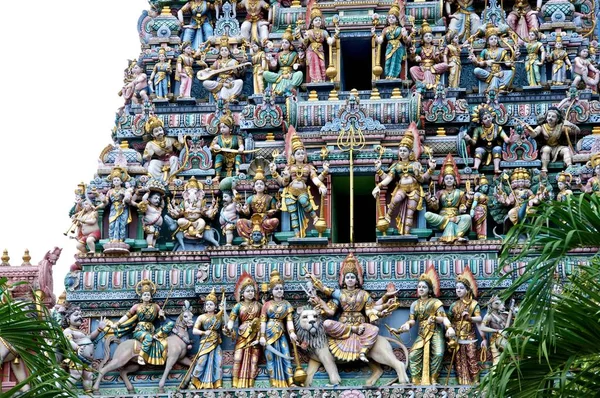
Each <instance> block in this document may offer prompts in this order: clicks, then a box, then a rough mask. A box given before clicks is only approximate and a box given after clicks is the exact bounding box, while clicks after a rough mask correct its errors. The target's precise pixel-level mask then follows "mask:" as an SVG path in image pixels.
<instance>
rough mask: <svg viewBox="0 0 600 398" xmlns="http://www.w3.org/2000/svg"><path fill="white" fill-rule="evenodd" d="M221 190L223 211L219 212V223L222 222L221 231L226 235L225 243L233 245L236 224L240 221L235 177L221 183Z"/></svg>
mask: <svg viewBox="0 0 600 398" xmlns="http://www.w3.org/2000/svg"><path fill="white" fill-rule="evenodd" d="M219 190H220V191H221V197H222V200H223V203H222V205H221V211H220V212H219V224H221V231H222V232H223V235H225V245H226V246H231V245H232V244H233V233H234V231H235V226H236V224H237V221H238V218H239V217H238V210H237V209H238V207H239V204H238V203H237V201H236V199H235V196H234V191H233V178H232V177H227V178H225V179H223V181H221V183H220V184H219Z"/></svg>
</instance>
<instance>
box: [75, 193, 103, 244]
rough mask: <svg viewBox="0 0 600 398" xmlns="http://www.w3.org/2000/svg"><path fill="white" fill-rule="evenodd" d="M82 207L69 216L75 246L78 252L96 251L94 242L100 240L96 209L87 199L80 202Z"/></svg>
mask: <svg viewBox="0 0 600 398" xmlns="http://www.w3.org/2000/svg"><path fill="white" fill-rule="evenodd" d="M81 206H82V209H81V210H80V211H79V212H77V213H75V214H74V215H73V216H72V217H71V218H72V219H73V224H74V225H75V236H73V238H74V239H76V240H77V244H76V248H77V250H79V253H82V254H85V253H87V252H88V251H89V252H91V253H94V252H95V251H96V242H98V241H99V240H100V227H99V226H98V211H97V210H96V207H95V206H94V204H93V203H92V201H91V200H89V199H87V198H86V199H84V200H83V201H82V202H81Z"/></svg>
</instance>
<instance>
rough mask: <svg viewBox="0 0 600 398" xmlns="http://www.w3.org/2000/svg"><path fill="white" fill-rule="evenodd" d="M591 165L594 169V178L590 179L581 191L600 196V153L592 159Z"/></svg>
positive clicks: (595, 154)
mask: <svg viewBox="0 0 600 398" xmlns="http://www.w3.org/2000/svg"><path fill="white" fill-rule="evenodd" d="M590 164H591V166H592V168H593V169H594V176H593V177H592V178H590V179H589V180H588V181H587V183H586V184H585V186H583V187H582V188H581V190H582V191H583V192H585V193H592V194H594V195H598V196H600V152H596V153H594V154H593V155H592V157H591V158H590Z"/></svg>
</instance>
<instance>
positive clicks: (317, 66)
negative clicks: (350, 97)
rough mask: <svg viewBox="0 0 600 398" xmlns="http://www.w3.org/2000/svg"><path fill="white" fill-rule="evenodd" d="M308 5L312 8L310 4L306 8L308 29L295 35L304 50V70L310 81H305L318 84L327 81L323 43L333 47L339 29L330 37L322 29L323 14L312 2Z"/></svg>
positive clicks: (325, 30)
mask: <svg viewBox="0 0 600 398" xmlns="http://www.w3.org/2000/svg"><path fill="white" fill-rule="evenodd" d="M310 3H311V4H312V6H311V5H310V4H309V6H307V15H309V18H307V21H308V22H309V26H308V28H309V29H308V30H307V31H306V32H304V33H302V32H300V31H299V30H298V31H297V32H296V35H297V36H301V38H302V41H303V42H304V46H305V48H306V69H307V74H308V77H309V79H310V80H308V79H307V81H310V82H312V83H318V82H324V81H326V79H327V76H326V73H325V72H326V70H327V66H326V64H325V43H327V44H328V45H329V46H333V44H334V42H335V39H336V38H337V37H338V36H339V34H340V31H339V28H337V27H336V28H335V34H334V35H333V36H331V35H330V34H329V32H328V31H327V29H324V28H323V13H322V12H321V10H320V9H319V8H318V7H317V6H316V4H314V1H311V2H310ZM298 29H299V27H298ZM330 63H331V60H330Z"/></svg>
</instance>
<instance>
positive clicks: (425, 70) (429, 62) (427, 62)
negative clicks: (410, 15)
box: [409, 21, 449, 90]
mask: <svg viewBox="0 0 600 398" xmlns="http://www.w3.org/2000/svg"><path fill="white" fill-rule="evenodd" d="M421 35H422V42H421V47H419V48H418V49H417V48H415V47H414V46H413V47H411V48H410V50H409V53H410V58H411V60H413V61H415V62H417V63H418V64H419V65H418V66H413V67H411V68H410V75H411V76H412V78H413V80H414V81H415V82H418V83H421V84H422V85H423V86H425V88H426V89H428V90H431V89H433V88H435V87H436V86H437V85H438V83H439V81H440V77H441V75H442V74H443V73H444V72H446V71H447V70H448V68H449V66H448V64H446V63H444V62H442V61H443V59H442V56H443V53H442V51H440V49H439V48H438V47H437V46H435V45H434V44H433V32H432V30H431V26H429V23H427V21H423V25H421Z"/></svg>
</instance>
